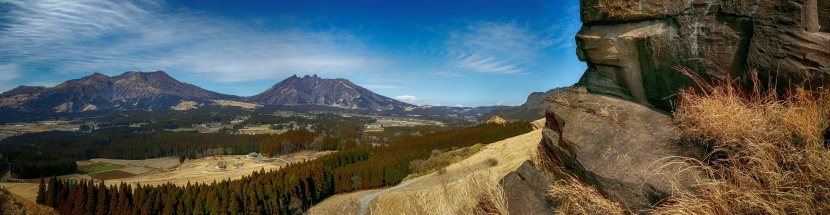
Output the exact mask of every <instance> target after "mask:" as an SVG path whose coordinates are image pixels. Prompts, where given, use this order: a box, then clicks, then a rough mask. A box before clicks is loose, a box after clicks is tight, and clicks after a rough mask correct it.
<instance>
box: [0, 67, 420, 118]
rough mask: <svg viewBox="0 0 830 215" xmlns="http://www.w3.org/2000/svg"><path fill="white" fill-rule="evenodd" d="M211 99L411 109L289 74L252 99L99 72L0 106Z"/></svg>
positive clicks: (59, 107)
mask: <svg viewBox="0 0 830 215" xmlns="http://www.w3.org/2000/svg"><path fill="white" fill-rule="evenodd" d="M215 100H226V101H237V102H251V103H257V104H263V105H324V106H331V107H339V108H347V109H366V110H377V111H384V110H393V109H403V108H407V107H415V106H414V105H411V104H407V103H404V102H400V101H397V100H394V99H391V98H388V97H385V96H382V95H378V94H376V93H374V92H372V91H370V90H368V89H366V88H363V87H360V86H358V85H356V84H354V83H352V82H351V81H349V80H346V79H323V78H319V77H317V75H314V76H307V75H306V76H305V77H302V78H300V77H297V76H296V75H294V76H291V77H289V78H287V79H285V80H283V81H280V82H279V83H277V84H275V85H274V86H272V87H271V88H270V89H268V90H266V91H264V92H262V93H260V94H257V95H255V96H251V97H240V96H234V95H226V94H221V93H217V92H213V91H210V90H206V89H203V88H201V87H198V86H196V85H192V84H188V83H183V82H180V81H178V80H176V79H175V78H173V77H170V76H169V75H168V74H167V73H165V72H164V71H156V72H125V73H123V74H120V75H117V76H113V77H109V76H106V75H104V74H101V73H93V74H92V75H89V76H86V77H82V78H79V79H72V80H68V81H65V82H63V83H61V84H59V85H57V86H54V87H42V86H19V87H17V88H14V89H12V90H9V91H7V92H4V93H2V94H0V108H11V109H14V110H20V111H27V112H43V113H50V112H83V111H91V110H110V109H169V108H170V107H173V106H176V105H177V104H180V103H182V102H194V103H203V104H213V103H215V102H214V101H215Z"/></svg>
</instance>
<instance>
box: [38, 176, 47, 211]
mask: <svg viewBox="0 0 830 215" xmlns="http://www.w3.org/2000/svg"><path fill="white" fill-rule="evenodd" d="M48 198H49V197H47V195H46V181H44V179H43V177H42V176H41V177H40V185H39V186H38V188H37V204H40V205H46V204H47V203H48V202H47V199H48Z"/></svg>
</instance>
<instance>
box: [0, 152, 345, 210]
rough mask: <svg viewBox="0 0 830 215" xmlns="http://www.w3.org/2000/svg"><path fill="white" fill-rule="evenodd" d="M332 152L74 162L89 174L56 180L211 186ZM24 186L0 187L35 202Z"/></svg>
mask: <svg viewBox="0 0 830 215" xmlns="http://www.w3.org/2000/svg"><path fill="white" fill-rule="evenodd" d="M330 153H333V151H325V152H315V151H302V152H297V153H293V154H289V155H285V156H281V157H277V158H269V159H265V160H263V159H259V158H256V159H249V158H247V157H245V156H244V155H228V156H223V157H215V158H214V157H206V158H201V159H196V160H189V161H185V162H184V163H182V164H179V158H178V157H166V158H155V159H146V160H119V159H92V160H89V161H78V169H79V170H80V171H86V172H88V173H89V174H71V175H63V176H59V177H58V178H60V179H70V178H72V179H78V180H94V181H96V183H97V182H98V181H100V180H103V181H104V183H105V184H107V185H118V184H120V183H121V182H124V183H128V184H132V185H135V184H136V183H138V184H141V185H158V184H166V183H168V182H169V183H172V184H176V185H186V184H187V183H188V182H190V183H197V182H198V183H211V182H213V181H221V180H225V179H231V180H233V179H239V178H242V176H245V175H250V174H251V173H252V172H254V171H259V170H260V169H265V171H269V170H273V169H278V168H281V167H284V166H286V165H288V163H287V162H286V161H285V160H288V161H291V162H301V161H305V160H311V159H316V158H318V157H320V156H323V155H327V154H330ZM221 161H223V162H225V163H226V165H227V169H225V170H221V169H217V168H216V166H217V164H219V162H221ZM25 181H27V182H28V183H0V186H4V187H5V188H6V189H8V190H9V192H11V193H14V194H17V195H20V196H22V197H23V198H25V199H28V200H31V201H35V198H36V197H37V189H38V183H39V182H40V179H29V180H25Z"/></svg>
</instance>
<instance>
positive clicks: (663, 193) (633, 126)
mask: <svg viewBox="0 0 830 215" xmlns="http://www.w3.org/2000/svg"><path fill="white" fill-rule="evenodd" d="M546 125H547V126H546V127H545V129H543V131H542V133H543V137H542V143H541V144H542V146H543V147H544V148H545V149H547V150H548V151H550V154H552V157H553V159H554V160H555V162H556V163H558V165H559V167H561V168H562V169H563V170H564V171H566V173H570V174H573V175H575V176H577V177H578V178H579V179H580V180H581V181H582V182H584V183H586V184H589V185H592V186H594V187H596V188H597V189H598V190H599V191H600V192H601V193H603V194H604V195H607V196H608V198H610V199H612V200H614V201H617V202H620V203H622V204H623V205H624V206H625V207H627V208H629V209H630V210H632V211H635V212H642V211H643V210H647V209H648V208H649V207H650V206H653V205H655V204H657V203H658V202H659V201H661V200H663V199H665V198H667V197H668V196H669V195H670V194H671V193H672V190H673V189H675V188H678V189H685V186H686V185H688V184H690V182H689V181H686V180H687V179H691V178H692V177H688V175H684V174H691V173H690V172H682V171H679V170H680V169H683V168H685V167H686V166H685V164H680V163H677V164H675V163H672V162H671V161H672V159H670V158H672V157H675V156H690V154H688V152H689V151H690V150H689V149H686V148H683V147H681V145H680V144H679V141H680V131H679V129H678V127H677V126H676V125H675V124H674V123H673V122H672V121H671V117H670V116H668V115H666V114H665V113H662V112H660V111H656V110H653V109H650V108H648V107H645V106H643V105H640V104H637V103H634V102H629V101H625V100H621V99H616V98H611V97H607V96H602V95H596V94H590V93H588V92H587V91H586V90H585V89H584V88H577V87H574V88H571V89H568V90H566V91H565V92H564V93H561V94H558V95H555V96H553V97H552V98H551V103H550V106H549V107H548V110H547V122H546ZM673 177H674V178H678V179H682V180H681V183H680V184H682V185H683V186H680V187H673V186H672V185H671V183H670V179H672V178H673Z"/></svg>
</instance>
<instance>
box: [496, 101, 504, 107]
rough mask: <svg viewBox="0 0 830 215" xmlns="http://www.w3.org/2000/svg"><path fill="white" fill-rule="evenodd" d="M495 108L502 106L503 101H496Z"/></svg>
mask: <svg viewBox="0 0 830 215" xmlns="http://www.w3.org/2000/svg"><path fill="white" fill-rule="evenodd" d="M496 106H504V101H501V100H500V101H497V102H496Z"/></svg>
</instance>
